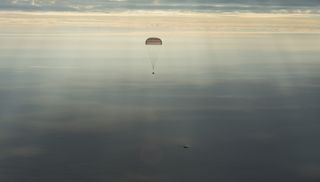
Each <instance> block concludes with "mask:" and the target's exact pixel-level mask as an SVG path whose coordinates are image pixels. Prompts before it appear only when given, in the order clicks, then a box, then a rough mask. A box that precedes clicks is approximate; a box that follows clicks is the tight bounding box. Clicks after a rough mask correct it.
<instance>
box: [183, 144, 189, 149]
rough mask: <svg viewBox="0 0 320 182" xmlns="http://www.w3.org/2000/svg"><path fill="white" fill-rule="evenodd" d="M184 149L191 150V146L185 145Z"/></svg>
mask: <svg viewBox="0 0 320 182" xmlns="http://www.w3.org/2000/svg"><path fill="white" fill-rule="evenodd" d="M182 147H183V148H184V149H188V148H190V146H189V145H183V146H182Z"/></svg>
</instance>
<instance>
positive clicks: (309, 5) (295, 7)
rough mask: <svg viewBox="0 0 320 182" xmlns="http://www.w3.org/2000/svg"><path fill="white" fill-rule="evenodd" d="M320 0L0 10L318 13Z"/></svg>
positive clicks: (9, 4) (45, 3) (121, 0)
mask: <svg viewBox="0 0 320 182" xmlns="http://www.w3.org/2000/svg"><path fill="white" fill-rule="evenodd" d="M319 7H320V0H308V1H301V0H290V1H289V0H277V1H275V0H264V1H262V0H171V1H169V0H59V1H57V0H3V1H1V2H0V10H6V11H9V10H19V11H90V12H95V11H98V12H104V11H112V10H119V11H123V10H184V11H190V10H191V11H214V12H235V11H240V12H295V13H297V12H298V13H319V11H320V10H319Z"/></svg>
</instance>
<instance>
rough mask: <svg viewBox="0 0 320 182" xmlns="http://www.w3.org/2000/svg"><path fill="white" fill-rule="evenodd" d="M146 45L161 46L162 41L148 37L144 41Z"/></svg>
mask: <svg viewBox="0 0 320 182" xmlns="http://www.w3.org/2000/svg"><path fill="white" fill-rule="evenodd" d="M146 45H162V40H161V39H160V38H157V37H150V38H148V39H147V40H146Z"/></svg>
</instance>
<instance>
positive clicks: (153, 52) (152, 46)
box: [145, 37, 162, 74]
mask: <svg viewBox="0 0 320 182" xmlns="http://www.w3.org/2000/svg"><path fill="white" fill-rule="evenodd" d="M145 45H146V46H147V48H148V54H149V59H150V62H151V65H152V71H153V72H152V74H154V69H155V66H156V63H157V61H158V57H159V50H160V48H161V46H162V40H161V39H160V38H157V37H150V38H148V39H147V40H146V43H145Z"/></svg>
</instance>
